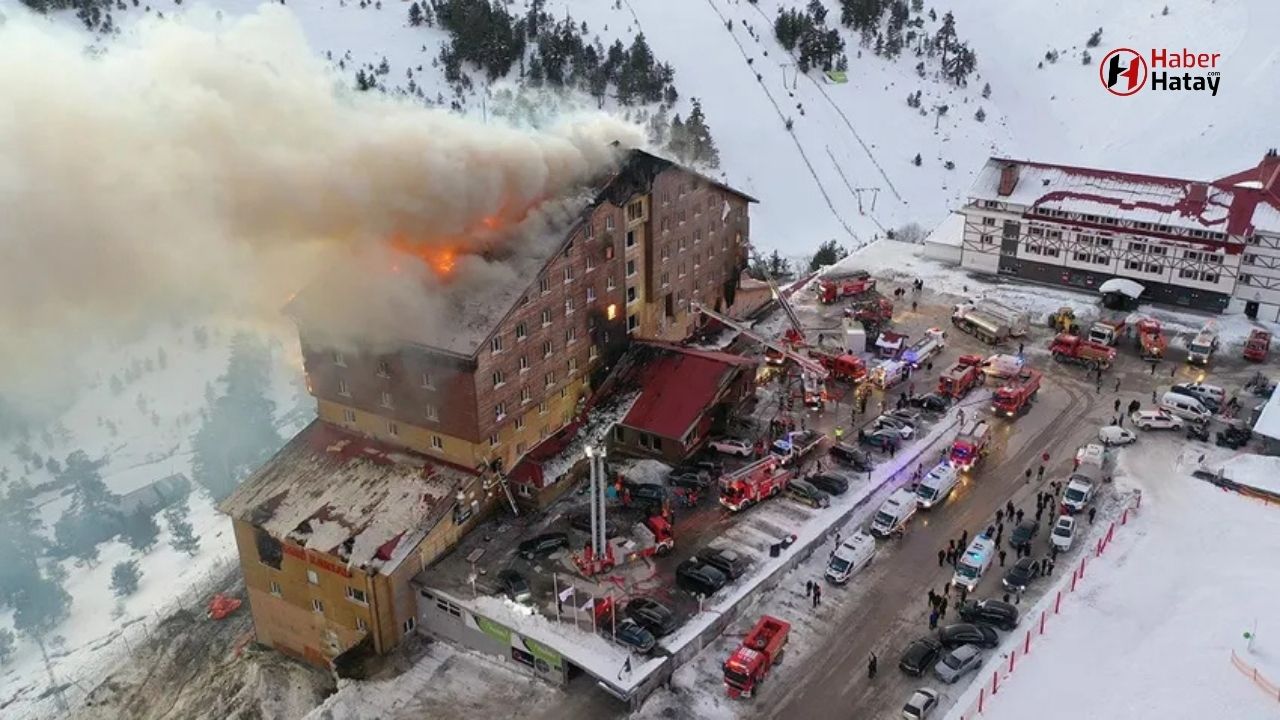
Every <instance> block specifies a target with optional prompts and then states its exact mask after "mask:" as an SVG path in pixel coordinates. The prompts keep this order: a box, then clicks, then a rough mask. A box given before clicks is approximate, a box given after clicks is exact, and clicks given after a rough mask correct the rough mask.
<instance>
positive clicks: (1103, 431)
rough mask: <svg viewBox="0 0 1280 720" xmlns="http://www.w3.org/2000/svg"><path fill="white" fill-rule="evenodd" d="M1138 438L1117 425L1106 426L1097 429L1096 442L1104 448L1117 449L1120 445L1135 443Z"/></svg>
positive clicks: (1130, 431) (1128, 430)
mask: <svg viewBox="0 0 1280 720" xmlns="http://www.w3.org/2000/svg"><path fill="white" fill-rule="evenodd" d="M1137 439H1138V436H1137V435H1135V434H1134V433H1133V431H1132V430H1130V429H1129V428H1123V427H1120V426H1119V425H1108V426H1106V427H1103V428H1099V429H1098V441H1099V442H1101V443H1102V444H1103V446H1104V447H1118V446H1120V445H1129V444H1131V443H1133V442H1134V441H1136V440H1137Z"/></svg>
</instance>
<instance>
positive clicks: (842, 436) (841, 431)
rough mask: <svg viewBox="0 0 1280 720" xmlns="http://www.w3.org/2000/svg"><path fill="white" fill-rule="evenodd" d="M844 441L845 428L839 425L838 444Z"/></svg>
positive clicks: (837, 431) (837, 429) (837, 430)
mask: <svg viewBox="0 0 1280 720" xmlns="http://www.w3.org/2000/svg"><path fill="white" fill-rule="evenodd" d="M842 439H844V428H843V427H842V426H839V425H837V426H836V442H840V441H841V440H842Z"/></svg>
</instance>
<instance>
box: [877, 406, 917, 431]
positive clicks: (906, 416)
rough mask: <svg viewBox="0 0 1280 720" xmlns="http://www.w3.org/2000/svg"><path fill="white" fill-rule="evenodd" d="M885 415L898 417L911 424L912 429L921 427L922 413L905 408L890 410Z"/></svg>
mask: <svg viewBox="0 0 1280 720" xmlns="http://www.w3.org/2000/svg"><path fill="white" fill-rule="evenodd" d="M884 414H885V415H889V416H891V417H896V418H898V419H899V420H901V421H903V422H905V423H908V424H910V425H911V427H920V413H918V412H916V411H914V410H907V409H906V408H903V409H901V410H890V411H889V412H887V413H884Z"/></svg>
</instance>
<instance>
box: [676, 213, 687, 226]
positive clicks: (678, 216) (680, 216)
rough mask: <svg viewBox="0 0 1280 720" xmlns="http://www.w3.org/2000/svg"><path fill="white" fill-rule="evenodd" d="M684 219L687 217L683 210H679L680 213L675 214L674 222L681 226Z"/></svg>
mask: <svg viewBox="0 0 1280 720" xmlns="http://www.w3.org/2000/svg"><path fill="white" fill-rule="evenodd" d="M686 217H687V215H686V214H685V212H684V210H681V211H680V212H677V213H676V222H678V223H680V224H681V225H683V224H684V222H685V218H686Z"/></svg>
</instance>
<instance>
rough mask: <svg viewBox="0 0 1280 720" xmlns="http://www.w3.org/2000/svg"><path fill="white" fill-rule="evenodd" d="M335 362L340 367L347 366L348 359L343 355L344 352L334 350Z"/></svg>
mask: <svg viewBox="0 0 1280 720" xmlns="http://www.w3.org/2000/svg"><path fill="white" fill-rule="evenodd" d="M333 364H334V365H337V366H338V367H346V366H347V359H346V358H345V357H343V355H342V353H340V352H338V351H337V350H334V351H333Z"/></svg>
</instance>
